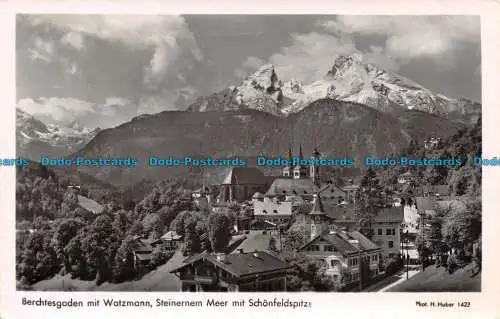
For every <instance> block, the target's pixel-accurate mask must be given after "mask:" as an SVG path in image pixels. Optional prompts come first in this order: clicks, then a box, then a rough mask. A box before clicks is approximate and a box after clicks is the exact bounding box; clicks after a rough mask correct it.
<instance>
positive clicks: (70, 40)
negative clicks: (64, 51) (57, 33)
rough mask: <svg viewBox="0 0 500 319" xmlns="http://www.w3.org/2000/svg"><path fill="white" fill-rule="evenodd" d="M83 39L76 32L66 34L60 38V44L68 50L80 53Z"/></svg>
mask: <svg viewBox="0 0 500 319" xmlns="http://www.w3.org/2000/svg"><path fill="white" fill-rule="evenodd" d="M84 41H85V39H84V38H83V35H82V34H81V33H78V32H68V33H66V34H64V35H63V36H62V37H61V43H62V44H63V45H65V46H67V47H69V48H72V49H75V50H78V51H81V50H83V48H84V47H85V42H84Z"/></svg>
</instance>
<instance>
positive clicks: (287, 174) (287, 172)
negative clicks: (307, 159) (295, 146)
mask: <svg viewBox="0 0 500 319" xmlns="http://www.w3.org/2000/svg"><path fill="white" fill-rule="evenodd" d="M292 157H293V156H292V144H291V143H290V144H288V161H289V164H288V165H287V166H285V167H283V177H291V176H292V175H293V165H292Z"/></svg>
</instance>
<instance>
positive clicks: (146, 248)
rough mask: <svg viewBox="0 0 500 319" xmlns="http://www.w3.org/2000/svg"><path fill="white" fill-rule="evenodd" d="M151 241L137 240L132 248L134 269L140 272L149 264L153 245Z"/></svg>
mask: <svg viewBox="0 0 500 319" xmlns="http://www.w3.org/2000/svg"><path fill="white" fill-rule="evenodd" d="M152 242H153V241H151V240H148V239H143V238H137V239H136V244H135V247H134V268H135V269H136V270H141V269H143V268H144V267H146V266H147V265H149V263H150V262H151V256H152V253H153V245H152Z"/></svg>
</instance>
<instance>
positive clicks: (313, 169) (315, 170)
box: [309, 148, 321, 187]
mask: <svg viewBox="0 0 500 319" xmlns="http://www.w3.org/2000/svg"><path fill="white" fill-rule="evenodd" d="M320 158H321V154H320V152H319V151H318V149H316V148H315V149H314V152H313V155H312V156H311V160H312V161H313V162H314V160H315V159H320ZM309 177H310V178H311V179H312V181H313V182H314V184H315V185H316V186H318V187H319V186H320V184H321V175H320V166H319V165H311V166H309Z"/></svg>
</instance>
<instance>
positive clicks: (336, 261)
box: [330, 260, 340, 267]
mask: <svg viewBox="0 0 500 319" xmlns="http://www.w3.org/2000/svg"><path fill="white" fill-rule="evenodd" d="M330 264H331V265H332V267H337V266H338V265H339V264H340V262H339V261H338V260H331V261H330Z"/></svg>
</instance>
